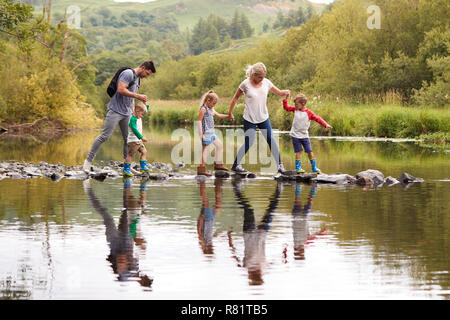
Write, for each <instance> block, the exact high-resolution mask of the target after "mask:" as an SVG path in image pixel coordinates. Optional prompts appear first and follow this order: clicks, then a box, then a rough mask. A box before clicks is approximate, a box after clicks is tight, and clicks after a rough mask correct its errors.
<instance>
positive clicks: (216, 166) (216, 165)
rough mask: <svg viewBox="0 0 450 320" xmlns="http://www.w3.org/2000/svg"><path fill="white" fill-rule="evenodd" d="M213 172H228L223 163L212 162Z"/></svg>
mask: <svg viewBox="0 0 450 320" xmlns="http://www.w3.org/2000/svg"><path fill="white" fill-rule="evenodd" d="M214 170H223V171H228V168H227V167H225V166H224V165H223V163H217V162H215V161H214Z"/></svg>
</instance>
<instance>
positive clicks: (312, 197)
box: [309, 186, 316, 199]
mask: <svg viewBox="0 0 450 320" xmlns="http://www.w3.org/2000/svg"><path fill="white" fill-rule="evenodd" d="M309 197H310V198H311V199H314V198H315V197H316V187H314V186H312V187H311V191H310V192H309Z"/></svg>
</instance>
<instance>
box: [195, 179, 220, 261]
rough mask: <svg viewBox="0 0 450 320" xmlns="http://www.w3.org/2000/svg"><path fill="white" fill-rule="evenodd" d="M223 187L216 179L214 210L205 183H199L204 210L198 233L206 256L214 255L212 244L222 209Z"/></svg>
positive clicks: (201, 214)
mask: <svg viewBox="0 0 450 320" xmlns="http://www.w3.org/2000/svg"><path fill="white" fill-rule="evenodd" d="M222 185H223V181H222V180H220V179H216V180H215V181H214V193H215V204H214V208H212V207H211V206H210V204H209V200H208V196H207V194H206V185H205V181H200V182H199V188H200V196H201V198H202V209H201V211H200V216H199V217H198V221H197V233H198V239H199V241H200V245H201V247H202V250H203V253H205V254H213V253H214V247H213V243H212V238H213V235H214V220H215V218H216V216H218V215H219V213H220V210H221V209H222Z"/></svg>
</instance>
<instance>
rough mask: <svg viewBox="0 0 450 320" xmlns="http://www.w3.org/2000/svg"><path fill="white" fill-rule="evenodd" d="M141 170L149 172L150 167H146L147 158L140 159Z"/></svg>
mask: <svg viewBox="0 0 450 320" xmlns="http://www.w3.org/2000/svg"><path fill="white" fill-rule="evenodd" d="M141 172H142V173H149V172H150V168H149V167H147V160H141Z"/></svg>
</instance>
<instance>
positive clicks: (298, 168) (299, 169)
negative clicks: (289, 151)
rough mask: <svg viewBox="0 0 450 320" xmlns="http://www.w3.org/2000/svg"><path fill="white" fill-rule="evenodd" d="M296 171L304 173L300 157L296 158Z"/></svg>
mask: <svg viewBox="0 0 450 320" xmlns="http://www.w3.org/2000/svg"><path fill="white" fill-rule="evenodd" d="M295 171H296V172H297V173H304V172H305V170H303V169H302V162H301V161H300V160H298V159H295Z"/></svg>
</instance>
